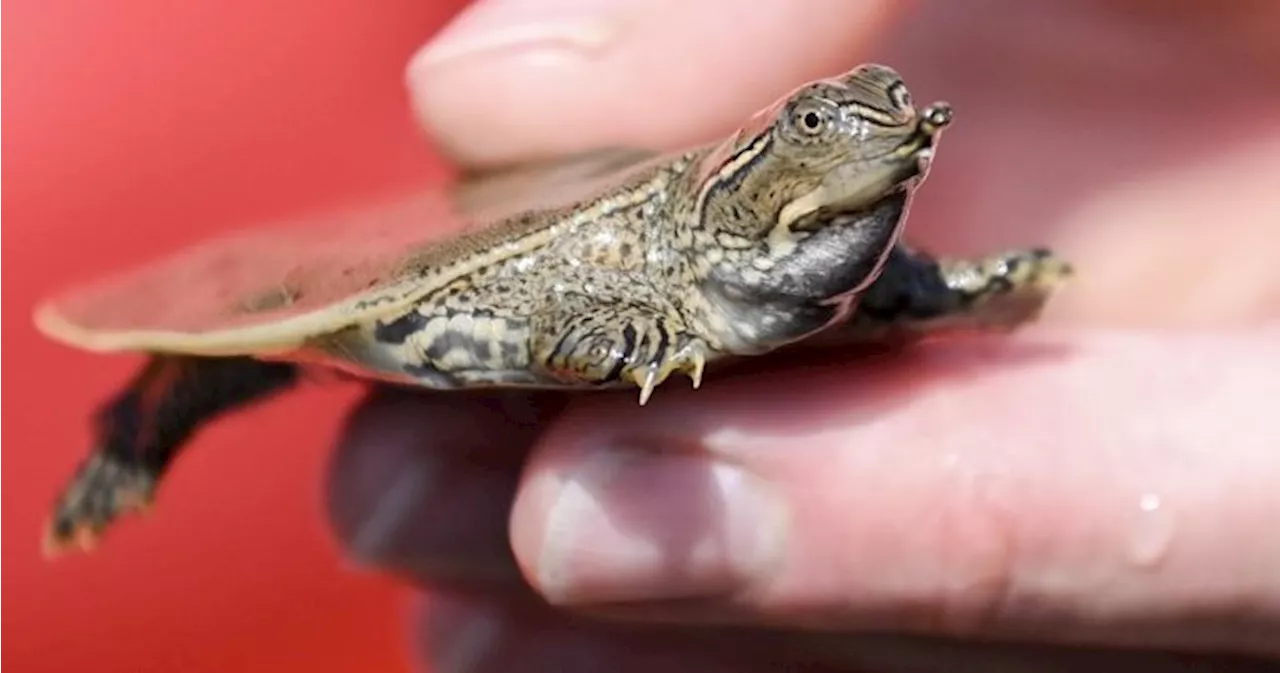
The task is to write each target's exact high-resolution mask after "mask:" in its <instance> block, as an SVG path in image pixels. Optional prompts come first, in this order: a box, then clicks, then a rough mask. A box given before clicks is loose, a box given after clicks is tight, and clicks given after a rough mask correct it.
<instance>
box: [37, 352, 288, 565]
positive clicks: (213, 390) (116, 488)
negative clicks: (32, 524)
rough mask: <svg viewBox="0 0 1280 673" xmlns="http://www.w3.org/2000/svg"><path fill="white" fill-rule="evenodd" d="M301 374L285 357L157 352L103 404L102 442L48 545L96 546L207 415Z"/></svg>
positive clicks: (146, 495) (70, 490) (143, 503)
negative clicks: (264, 358)
mask: <svg viewBox="0 0 1280 673" xmlns="http://www.w3.org/2000/svg"><path fill="white" fill-rule="evenodd" d="M297 378H298V371H297V368H296V367H295V366H294V365H291V364H286V363H272V362H262V361H259V360H254V359H252V358H243V357H228V358H213V357H195V356H160V355H157V356H152V357H151V358H150V359H149V360H148V361H147V363H146V365H144V366H143V368H142V370H141V371H140V372H139V373H138V374H137V375H136V376H135V377H134V379H133V380H132V381H130V382H129V384H128V385H126V386H125V388H124V389H123V390H122V391H121V392H120V393H119V394H118V395H116V396H115V397H114V398H113V399H111V400H110V401H109V402H107V404H105V405H104V406H103V407H102V408H101V409H99V411H98V414H97V418H96V427H95V434H96V437H95V442H96V446H95V449H94V451H93V453H92V454H91V455H90V456H89V458H88V459H87V460H85V462H84V463H83V464H81V466H80V468H79V470H78V471H77V472H76V475H75V477H74V478H73V479H72V481H71V483H70V484H69V485H68V486H67V487H66V488H65V489H64V490H63V492H62V495H61V496H60V497H59V498H58V501H57V503H56V505H55V507H54V512H53V518H52V520H51V521H50V522H49V524H48V528H47V530H46V533H45V551H46V553H50V554H51V553H56V552H58V551H60V550H63V549H66V548H69V547H79V548H81V549H89V548H91V547H92V546H93V544H94V543H95V542H96V540H97V538H98V537H99V536H101V535H102V533H103V532H104V531H105V530H106V529H107V528H108V527H109V526H110V525H111V524H112V523H113V522H114V521H115V520H116V519H117V518H118V517H120V516H122V515H125V514H128V513H129V512H132V511H138V510H143V509H145V508H146V507H147V506H148V505H149V504H150V503H151V500H152V497H153V495H154V493H155V489H156V486H157V484H158V483H159V481H160V479H161V478H162V477H163V475H164V473H165V471H166V470H167V469H168V468H169V466H170V465H171V464H172V463H173V461H174V459H175V458H176V457H177V456H178V454H180V453H181V450H182V448H183V446H185V444H186V442H187V440H188V439H189V438H190V437H191V436H192V434H194V433H195V432H196V430H197V429H199V427H200V426H201V425H202V424H203V423H205V422H207V421H210V420H213V419H214V418H216V417H217V416H218V415H219V414H221V413H223V412H226V411H230V410H232V409H234V408H236V407H239V406H242V405H245V404H248V403H251V402H254V401H257V400H259V399H261V398H263V397H266V396H267V395H269V394H271V393H274V392H277V391H280V390H283V389H284V388H286V387H289V386H290V385H292V384H293V383H294V382H295V381H296V380H297Z"/></svg>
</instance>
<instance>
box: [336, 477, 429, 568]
mask: <svg viewBox="0 0 1280 673" xmlns="http://www.w3.org/2000/svg"><path fill="white" fill-rule="evenodd" d="M436 466H437V461H436V460H434V459H433V458H432V457H431V456H429V455H419V456H415V457H414V459H412V460H403V461H398V462H396V463H384V464H383V465H381V466H380V467H381V469H382V470H385V472H384V473H383V474H381V475H369V476H368V481H369V482H372V483H380V484H382V485H383V486H384V489H385V490H383V491H382V492H381V493H380V494H378V495H377V496H374V497H370V498H369V499H368V500H367V501H366V502H367V505H366V507H365V508H364V510H363V511H359V512H353V513H352V515H353V516H352V524H353V526H352V529H351V534H350V537H349V542H348V545H349V548H350V552H351V554H352V556H353V557H354V558H355V560H356V561H358V562H366V563H377V562H380V561H385V560H387V557H388V556H391V555H392V550H393V549H394V548H395V546H396V545H395V541H396V540H397V538H398V537H399V534H400V532H401V530H402V529H403V528H404V524H405V521H406V519H407V518H408V517H409V516H411V515H412V514H413V513H415V512H421V511H422V502H423V500H424V498H426V497H427V494H428V493H429V492H430V491H431V489H432V487H433V485H434V484H435V482H436V479H435V475H436V472H437V470H436Z"/></svg>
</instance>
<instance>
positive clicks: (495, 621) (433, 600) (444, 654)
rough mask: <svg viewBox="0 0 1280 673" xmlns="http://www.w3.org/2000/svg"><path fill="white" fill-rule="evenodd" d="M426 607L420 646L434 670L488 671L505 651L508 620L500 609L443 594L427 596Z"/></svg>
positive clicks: (449, 672) (442, 672) (456, 672)
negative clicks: (496, 657) (494, 660)
mask: <svg viewBox="0 0 1280 673" xmlns="http://www.w3.org/2000/svg"><path fill="white" fill-rule="evenodd" d="M423 607H424V610H423V611H422V618H423V619H424V621H425V623H424V624H423V626H422V627H421V628H422V629H423V632H424V633H423V636H424V637H423V638H421V641H420V647H421V648H422V650H423V651H422V658H423V659H425V660H426V661H428V662H430V670H431V671H438V672H439V673H469V672H472V671H480V670H485V669H486V668H488V667H489V665H490V664H492V663H493V658H494V657H495V656H496V655H498V654H500V653H501V652H502V651H503V649H504V648H503V641H504V640H505V638H506V635H507V632H508V626H507V619H506V616H505V615H504V614H503V613H502V611H501V610H500V609H498V608H497V607H496V606H493V605H491V604H488V603H484V602H479V601H468V600H464V599H462V598H458V597H453V596H450V595H449V594H446V593H441V594H433V595H431V596H429V597H426V599H425V602H424V605H423Z"/></svg>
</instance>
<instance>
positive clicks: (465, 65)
mask: <svg viewBox="0 0 1280 673" xmlns="http://www.w3.org/2000/svg"><path fill="white" fill-rule="evenodd" d="M900 5H901V3H893V2H888V1H887V0H874V1H864V2H846V1H845V0H817V1H810V2H803V3H797V2H792V1H791V0H764V1H762V2H756V3H753V4H752V6H751V9H750V11H744V10H743V9H742V5H741V3H739V2H735V1H734V0H701V1H697V2H689V1H679V0H664V1H661V2H653V1H651V0H650V1H642V0H630V1H626V2H618V1H616V0H611V1H608V2H606V1H603V0H482V1H481V2H477V3H475V4H473V5H472V6H470V7H469V8H468V9H467V10H466V11H464V12H463V14H462V15H461V16H460V17H458V18H457V19H456V20H455V21H454V22H453V24H452V25H450V26H449V27H448V28H446V29H445V30H444V31H443V33H441V34H440V35H439V36H437V37H436V38H435V39H433V40H432V41H431V42H430V43H429V44H428V45H427V46H426V47H425V48H424V49H423V50H422V51H421V52H420V53H419V54H418V55H417V56H415V58H414V59H413V61H412V63H411V64H410V66H409V70H408V85H409V90H410V94H411V98H412V100H413V104H414V107H415V109H416V111H417V113H418V115H419V117H420V118H421V120H422V123H423V124H424V125H425V126H426V127H427V128H428V129H429V130H430V131H431V132H432V134H433V135H434V136H435V137H436V138H438V139H439V140H440V143H441V145H442V147H443V149H445V150H446V151H447V152H449V153H451V154H452V155H454V156H455V157H457V158H459V159H460V160H463V161H465V162H467V163H471V164H476V165H487V164H494V163H505V162H509V161H513V160H518V159H529V158H539V157H544V156H548V155H558V154H562V153H576V152H580V151H584V150H590V149H595V148H597V147H599V146H616V145H625V146H633V147H634V146H639V147H645V148H650V147H663V148H666V147H670V146H674V145H679V144H684V143H687V142H691V141H702V140H705V139H706V138H707V137H708V134H714V133H719V132H721V131H723V130H724V129H726V128H728V127H730V126H732V125H734V124H735V123H737V122H738V121H740V118H741V117H742V116H744V115H745V114H749V113H750V112H752V111H754V110H755V109H757V108H759V107H761V106H762V105H765V104H767V103H768V102H770V101H771V100H773V99H774V98H776V97H777V96H778V95H780V94H781V93H785V92H786V91H787V90H788V89H790V88H792V87H794V86H795V85H797V84H799V83H800V82H801V81H804V80H806V79H810V78H812V77H819V76H824V75H829V74H832V73H835V72H839V71H842V70H845V69H847V68H849V67H850V66H852V65H854V63H855V62H856V61H857V59H858V57H859V56H860V55H862V54H864V53H865V52H866V49H867V45H868V43H869V42H871V41H872V39H873V38H874V37H875V34H876V32H877V31H878V30H880V29H881V27H882V26H883V25H884V24H885V23H886V21H887V20H888V19H889V17H890V16H891V14H892V13H893V10H894V9H895V8H897V7H899V6H900Z"/></svg>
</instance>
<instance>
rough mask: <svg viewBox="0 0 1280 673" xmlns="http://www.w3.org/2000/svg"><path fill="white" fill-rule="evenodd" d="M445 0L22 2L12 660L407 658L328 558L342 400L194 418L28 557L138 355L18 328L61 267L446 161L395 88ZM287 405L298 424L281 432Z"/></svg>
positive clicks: (9, 278) (372, 664)
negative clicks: (177, 441) (148, 462)
mask: <svg viewBox="0 0 1280 673" xmlns="http://www.w3.org/2000/svg"><path fill="white" fill-rule="evenodd" d="M462 4H464V2H463V0H452V1H448V2H424V1H423V0H413V1H412V2H411V1H409V0H388V1H383V2H377V3H369V2H361V1H360V0H275V1H273V2H252V3H250V2H235V3H233V2H168V1H163V0H145V1H144V0H131V1H130V2H98V1H96V0H62V1H61V2H44V1H43V0H21V1H12V2H6V3H5V9H4V26H3V31H4V33H3V50H4V51H3V68H4V72H3V78H4V98H5V99H7V101H8V104H7V105H5V106H4V108H3V119H4V133H3V152H4V155H3V160H4V164H5V166H6V167H7V168H8V171H7V173H6V174H7V176H8V178H7V179H6V181H5V184H4V197H5V198H4V203H3V209H4V212H3V217H4V223H5V229H4V231H5V232H7V234H8V236H7V238H8V239H9V245H8V246H7V247H5V248H4V250H5V253H4V258H3V262H4V264H3V269H4V272H3V273H4V276H3V280H4V309H3V311H4V314H3V315H4V320H5V323H6V328H5V329H4V331H3V334H4V348H5V350H7V351H9V354H10V355H17V357H18V359H17V360H12V359H11V360H9V368H8V369H6V370H5V371H4V384H5V386H4V387H5V388H7V389H8V390H9V397H8V398H7V399H8V400H9V402H8V404H6V405H5V407H4V409H5V411H7V412H8V413H7V414H5V416H7V417H8V420H9V422H8V423H7V424H5V432H4V436H3V438H4V439H5V440H6V441H5V442H4V446H5V447H6V449H5V453H4V459H5V464H6V465H8V466H9V469H8V470H7V471H5V472H4V476H3V480H4V483H3V507H4V511H3V524H4V529H3V535H4V548H3V560H4V567H5V568H7V569H8V570H9V581H8V582H7V585H8V591H5V592H4V595H3V600H4V614H5V615H7V616H6V617H5V619H4V633H3V636H4V637H3V643H4V645H3V647H4V652H3V656H4V659H5V660H6V661H8V662H9V670H10V671H11V672H14V671H36V670H52V671H70V670H91V671H166V672H168V671H219V672H220V673H223V672H225V671H229V670H231V671H249V670H273V671H274V670H303V669H304V667H305V670H308V671H314V672H322V671H357V670H359V671H369V670H378V671H396V670H407V669H408V666H407V663H406V662H407V658H406V653H407V651H408V649H407V645H406V643H405V641H404V639H403V634H404V625H403V621H402V618H403V617H404V615H403V611H402V610H401V609H400V607H399V603H398V595H397V588H396V586H395V585H394V584H393V583H392V582H391V581H390V580H387V579H384V578H380V577H378V576H375V575H373V574H372V573H368V572H360V571H358V569H356V568H354V567H352V566H351V564H349V563H346V562H344V561H343V559H342V557H341V556H340V554H339V552H338V549H337V548H336V546H335V544H334V542H333V539H332V538H331V536H330V534H329V530H328V528H327V527H326V524H325V520H324V516H323V509H322V491H321V486H322V485H323V477H324V470H325V468H326V464H327V463H326V461H327V458H328V450H329V447H330V444H331V442H332V439H333V437H334V433H335V432H336V430H337V428H338V426H339V424H340V423H341V421H342V415H343V413H344V411H345V410H346V408H347V405H348V404H349V403H350V401H351V400H352V399H353V395H355V394H356V393H357V390H356V389H354V388H350V387H347V388H337V387H335V388H329V389H320V390H313V391H308V392H304V393H302V394H298V395H292V396H287V397H286V398H283V399H281V400H280V401H279V402H276V403H273V404H270V405H266V406H263V407H260V408H255V409H253V410H251V411H249V412H247V413H245V414H243V415H240V416H237V417H235V418H233V419H229V420H228V422H226V423H223V424H218V425H216V426H214V427H211V428H210V429H209V430H208V431H207V432H206V433H204V434H202V435H201V436H200V437H199V438H198V439H197V445H196V446H195V447H194V448H193V450H192V452H191V453H189V454H187V455H186V456H185V457H184V460H182V461H180V463H179V464H178V466H177V468H176V469H175V470H174V471H173V472H172V473H171V476H170V478H169V480H168V482H167V484H166V488H165V489H164V490H163V492H162V494H161V496H162V497H161V502H160V506H159V507H158V508H157V510H156V511H155V513H153V514H152V515H151V516H150V517H149V518H147V519H142V520H131V521H129V522H128V523H126V524H124V525H122V526H121V527H119V528H118V529H117V530H116V531H115V533H114V534H113V535H111V536H110V537H109V538H108V540H107V541H106V544H105V545H104V546H103V547H102V548H101V549H100V550H99V551H98V552H97V553H95V554H94V555H91V556H78V557H67V558H61V559H58V560H56V561H54V562H46V561H44V560H43V559H42V558H41V557H40V555H39V547H38V542H39V534H40V527H41V524H42V522H43V519H44V516H45V514H46V511H47V508H48V507H49V505H50V502H51V501H52V499H53V498H54V496H55V494H56V491H57V489H58V488H59V487H60V486H61V485H62V484H63V482H64V480H65V479H67V478H68V477H69V476H70V475H71V473H72V471H73V469H74V468H75V466H76V463H77V462H78V461H79V460H80V459H81V458H82V457H83V456H84V454H85V451H86V448H87V447H86V445H87V442H88V440H89V435H88V425H87V423H86V419H87V416H88V414H89V413H90V412H91V410H92V409H93V407H94V406H95V405H96V403H97V402H98V401H99V400H101V399H102V398H103V397H104V396H106V395H108V394H110V393H111V392H112V390H113V388H114V387H115V386H116V385H118V384H119V383H120V382H121V381H122V380H123V379H124V377H126V376H127V375H128V374H129V373H130V370H131V368H132V367H133V366H134V365H135V364H136V361H135V360H133V359H131V358H127V357H123V358H104V357H101V356H93V355H90V354H84V353H79V352H75V351H72V350H69V349H66V348H63V347H60V346H57V345H54V344H52V343H49V342H47V341H45V340H43V339H41V338H40V337H39V336H38V335H37V334H36V332H35V331H34V329H33V328H32V327H31V321H30V311H31V308H32V306H33V304H34V303H35V301H36V300H37V299H38V298H39V297H40V296H41V295H42V294H44V293H46V292H48V291H49V290H51V289H53V288H55V287H57V286H60V285H62V284H64V283H66V282H68V281H71V280H75V279H82V278H86V277H89V276H92V275H94V274H96V273H100V272H102V271H106V270H108V269H112V268H116V267H119V266H121V265H127V264H129V263H131V262H133V261H136V260H140V259H143V258H146V257H149V256H152V255H155V254H157V253H160V252H162V251H166V250H171V249H173V248H174V247H176V246H179V245H182V244H184V243H187V242H191V241H193V240H195V239H198V238H201V237H205V236H208V235H209V234H211V233H215V232H217V231H218V230H221V229H224V228H227V227H229V226H233V225H242V224H245V223H249V222H252V221H254V220H257V219H261V218H270V217H275V216H281V215H287V214H293V213H299V212H306V211H309V210H315V209H318V208H322V207H324V206H326V205H327V204H333V203H335V202H339V201H347V202H349V201H351V200H352V199H358V198H360V197H361V196H362V195H369V194H373V193H377V192H381V191H386V190H387V189H390V188H393V187H394V186H396V185H400V184H407V183H411V182H412V183H418V182H421V181H422V179H423V178H424V176H426V177H430V176H434V175H438V174H439V173H440V172H441V166H440V165H439V163H438V162H437V161H436V160H435V158H434V157H433V156H432V154H431V153H430V149H429V147H428V146H427V144H426V143H425V142H424V141H423V139H422V137H421V134H420V133H419V131H418V130H417V129H416V128H415V127H414V125H413V123H412V120H411V118H410V115H409V111H408V104H407V99H406V95H405V92H404V88H403V84H402V81H403V68H404V65H405V62H406V60H407V59H408V58H409V56H410V55H411V54H412V53H413V51H414V50H415V49H416V48H417V47H418V46H419V45H421V44H422V43H423V42H424V41H425V40H426V39H427V38H428V37H429V36H430V35H431V34H432V33H433V32H434V31H435V30H437V29H438V28H439V27H440V26H441V25H442V24H443V23H444V22H445V21H446V20H447V19H448V17H449V16H450V15H452V14H453V13H454V12H455V11H456V10H457V9H458V8H459V6H460V5H462ZM300 419H301V420H300Z"/></svg>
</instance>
